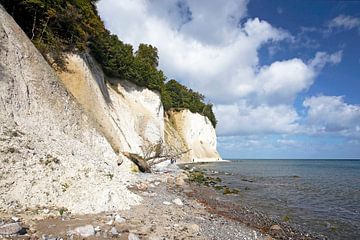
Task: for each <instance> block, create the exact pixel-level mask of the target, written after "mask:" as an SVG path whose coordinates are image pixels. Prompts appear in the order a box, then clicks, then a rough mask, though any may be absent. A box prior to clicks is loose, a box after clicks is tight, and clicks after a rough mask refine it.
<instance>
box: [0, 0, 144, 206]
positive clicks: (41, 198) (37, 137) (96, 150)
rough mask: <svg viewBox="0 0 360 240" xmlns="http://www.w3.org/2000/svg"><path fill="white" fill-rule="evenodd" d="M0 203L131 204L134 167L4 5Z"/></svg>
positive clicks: (1, 13) (0, 18) (135, 199)
mask: <svg viewBox="0 0 360 240" xmlns="http://www.w3.org/2000/svg"><path fill="white" fill-rule="evenodd" d="M0 47H1V51H0V59H1V62H0V80H1V81H0V168H1V178H0V210H1V211H4V212H11V211H14V210H15V209H17V210H18V209H24V208H33V207H36V206H47V207H53V208H64V209H67V210H68V211H71V212H73V213H88V212H101V211H108V210H117V209H126V208H129V207H130V206H131V205H133V204H137V203H139V201H140V200H141V198H140V197H138V196H137V195H135V194H133V193H131V192H130V191H129V190H127V188H126V184H125V182H126V181H130V180H131V178H132V175H131V174H130V173H129V171H128V170H127V169H123V168H122V167H121V166H120V167H119V166H118V165H117V156H116V154H115V152H114V150H113V148H112V147H111V145H110V144H109V141H108V140H107V138H106V137H104V136H103V135H102V134H101V132H99V131H98V130H97V128H96V124H95V122H94V121H93V120H92V119H91V118H89V117H88V115H87V114H86V112H85V111H83V110H82V108H80V107H79V105H78V104H77V102H76V101H75V99H74V98H73V97H72V96H71V94H69V92H68V91H67V90H66V88H65V87H64V86H63V84H62V83H61V81H60V80H59V79H58V77H57V75H56V73H55V71H54V70H53V69H52V68H51V67H50V66H49V64H48V63H47V62H46V61H45V60H44V58H43V56H42V55H41V54H40V53H39V52H38V50H37V49H36V48H35V46H34V45H33V44H32V42H31V41H30V39H29V38H28V37H27V36H26V35H25V33H24V32H23V31H22V30H21V29H20V27H19V26H18V25H17V24H16V23H15V21H14V20H13V19H12V17H10V16H9V15H8V14H7V13H6V11H5V10H4V9H3V8H2V7H1V6H0Z"/></svg>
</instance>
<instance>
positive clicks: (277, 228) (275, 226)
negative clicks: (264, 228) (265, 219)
mask: <svg viewBox="0 0 360 240" xmlns="http://www.w3.org/2000/svg"><path fill="white" fill-rule="evenodd" d="M270 230H275V231H279V230H282V228H281V227H280V226H279V225H272V226H271V227H270Z"/></svg>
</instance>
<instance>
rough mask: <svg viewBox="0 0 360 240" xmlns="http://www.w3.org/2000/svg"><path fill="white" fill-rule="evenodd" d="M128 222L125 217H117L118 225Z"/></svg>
mask: <svg viewBox="0 0 360 240" xmlns="http://www.w3.org/2000/svg"><path fill="white" fill-rule="evenodd" d="M125 221H126V219H125V218H123V217H121V216H120V215H118V214H117V215H116V216H115V222H117V223H123V222H125Z"/></svg>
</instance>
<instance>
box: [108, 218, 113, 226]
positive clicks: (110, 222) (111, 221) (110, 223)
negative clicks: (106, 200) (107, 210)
mask: <svg viewBox="0 0 360 240" xmlns="http://www.w3.org/2000/svg"><path fill="white" fill-rule="evenodd" d="M113 223H114V220H113V219H111V220H110V221H108V222H106V225H113Z"/></svg>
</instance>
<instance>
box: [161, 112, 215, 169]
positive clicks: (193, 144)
mask: <svg viewBox="0 0 360 240" xmlns="http://www.w3.org/2000/svg"><path fill="white" fill-rule="evenodd" d="M165 126H166V130H165V135H166V140H167V143H168V144H170V145H173V146H176V147H177V148H179V149H189V150H190V151H189V152H187V153H186V154H184V155H183V156H182V158H181V162H203V161H217V160H220V159H221V158H220V155H219V153H218V152H217V150H216V133H215V129H214V127H213V126H212V124H211V122H210V120H209V119H208V118H207V117H204V116H202V115H200V114H198V113H192V112H190V110H188V109H183V110H179V111H169V112H168V113H167V118H166V125H165Z"/></svg>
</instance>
